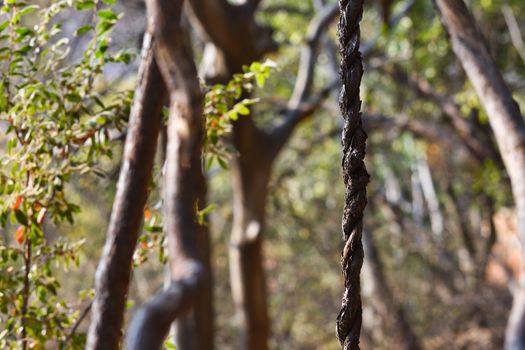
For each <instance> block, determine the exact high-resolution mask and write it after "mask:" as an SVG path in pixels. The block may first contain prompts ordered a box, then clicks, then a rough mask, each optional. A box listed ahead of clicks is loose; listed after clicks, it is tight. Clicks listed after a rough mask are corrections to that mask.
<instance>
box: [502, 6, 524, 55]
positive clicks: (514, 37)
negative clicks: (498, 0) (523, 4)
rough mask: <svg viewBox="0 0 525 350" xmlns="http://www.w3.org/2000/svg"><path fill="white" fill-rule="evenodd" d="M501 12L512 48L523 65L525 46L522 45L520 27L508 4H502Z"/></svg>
mask: <svg viewBox="0 0 525 350" xmlns="http://www.w3.org/2000/svg"><path fill="white" fill-rule="evenodd" d="M501 12H502V13H503V18H505V23H506V24H507V28H508V29H509V34H510V40H511V41H512V45H514V48H515V49H516V51H517V52H518V55H519V56H520V58H521V60H522V61H523V63H525V44H524V43H523V37H522V36H521V31H520V26H519V24H518V21H517V20H516V17H515V16H514V13H513V12H512V8H511V7H510V6H509V5H508V4H504V5H503V6H502V7H501Z"/></svg>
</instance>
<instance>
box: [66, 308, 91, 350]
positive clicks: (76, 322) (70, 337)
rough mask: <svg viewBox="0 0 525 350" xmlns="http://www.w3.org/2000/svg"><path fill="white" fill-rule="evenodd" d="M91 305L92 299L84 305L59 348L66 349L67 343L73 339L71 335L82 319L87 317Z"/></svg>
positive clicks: (73, 334)
mask: <svg viewBox="0 0 525 350" xmlns="http://www.w3.org/2000/svg"><path fill="white" fill-rule="evenodd" d="M92 306H93V300H91V301H90V302H89V303H88V304H87V305H86V307H84V309H83V310H82V312H81V313H80V317H79V318H78V319H77V320H76V321H75V323H74V324H73V327H71V331H69V334H68V335H67V337H66V339H65V340H64V343H63V344H62V346H61V348H62V349H66V348H67V344H68V343H69V342H70V341H71V340H72V339H73V337H74V336H75V333H76V332H77V329H78V327H79V326H80V324H81V323H82V321H84V319H85V318H86V317H87V315H88V314H89V312H90V311H91V307H92Z"/></svg>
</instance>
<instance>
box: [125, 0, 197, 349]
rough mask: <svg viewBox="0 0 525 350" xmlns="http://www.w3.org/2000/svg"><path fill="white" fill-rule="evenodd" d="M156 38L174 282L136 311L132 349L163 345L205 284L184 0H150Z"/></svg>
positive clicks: (194, 91) (194, 90)
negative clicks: (163, 91)
mask: <svg viewBox="0 0 525 350" xmlns="http://www.w3.org/2000/svg"><path fill="white" fill-rule="evenodd" d="M146 4H147V8H148V13H149V16H150V18H151V20H152V23H154V30H155V35H156V37H157V38H158V40H157V44H156V47H155V55H156V59H157V61H158V63H159V68H160V70H161V72H162V77H163V78H164V81H165V82H166V85H167V87H168V90H169V95H170V122H169V125H168V145H167V159H166V175H165V186H164V188H165V190H164V191H165V194H164V200H165V203H164V210H165V216H164V221H165V229H166V235H167V239H168V258H169V270H170V277H171V283H170V284H169V286H168V288H167V289H165V290H164V291H161V292H160V293H158V294H157V295H156V296H155V297H154V298H153V299H152V300H151V301H149V302H147V303H146V304H145V305H143V306H142V307H141V309H140V310H139V311H138V312H137V313H136V314H135V316H134V318H133V320H132V323H131V326H130V331H129V334H128V338H127V344H128V349H131V350H139V349H159V348H160V347H161V345H162V343H163V340H164V338H165V337H166V335H167V333H168V330H169V327H170V325H171V323H172V322H173V321H174V320H175V319H176V318H177V317H179V316H181V315H182V314H183V313H184V312H186V311H188V310H190V309H191V307H192V305H193V302H194V300H195V298H196V295H197V292H198V290H199V288H200V287H201V284H202V278H203V274H204V268H203V265H202V263H201V262H200V261H199V258H198V255H197V251H196V249H197V247H196V233H197V232H198V230H199V225H198V223H197V218H196V210H197V208H198V205H200V204H201V203H198V199H199V198H200V194H201V193H203V190H204V188H205V181H204V176H203V174H202V169H201V140H202V135H203V123H202V101H203V95H202V92H201V90H200V86H199V81H198V78H197V70H196V68H195V64H194V61H193V56H192V53H191V49H190V47H189V43H187V42H186V41H185V40H184V37H185V36H184V32H183V29H182V27H181V23H180V19H181V15H182V4H183V1H166V0H147V2H146Z"/></svg>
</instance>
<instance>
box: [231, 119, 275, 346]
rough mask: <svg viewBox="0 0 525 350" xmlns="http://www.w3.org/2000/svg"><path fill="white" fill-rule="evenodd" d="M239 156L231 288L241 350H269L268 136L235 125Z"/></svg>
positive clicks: (234, 167) (235, 178)
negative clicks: (266, 268) (265, 241)
mask: <svg viewBox="0 0 525 350" xmlns="http://www.w3.org/2000/svg"><path fill="white" fill-rule="evenodd" d="M235 129H236V132H235V134H234V144H235V146H236V149H237V150H239V156H238V157H236V158H235V159H234V160H233V161H232V167H231V172H232V183H233V197H234V198H233V202H234V218H233V230H232V236H231V241H230V252H229V255H230V282H231V288H232V296H233V300H234V304H235V309H236V314H237V315H236V316H237V321H238V322H239V323H240V324H241V325H242V326H243V331H242V334H241V338H240V345H239V346H240V347H239V348H240V349H246V350H265V349H268V343H267V342H268V337H269V333H270V321H269V317H268V307H267V302H266V299H267V298H266V280H265V274H264V268H263V237H262V232H263V229H264V226H265V220H266V209H265V206H266V199H267V191H268V181H269V175H270V167H271V163H272V161H273V159H271V158H269V155H268V152H267V150H268V148H267V147H265V145H267V144H268V143H267V142H268V141H266V142H265V140H264V139H265V136H264V134H262V133H261V132H260V131H259V130H257V129H255V128H254V125H253V124H252V121H251V120H249V119H244V120H239V121H238V123H237V124H236V125H235Z"/></svg>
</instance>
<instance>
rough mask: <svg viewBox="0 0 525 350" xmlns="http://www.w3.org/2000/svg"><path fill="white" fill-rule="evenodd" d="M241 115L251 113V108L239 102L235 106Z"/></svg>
mask: <svg viewBox="0 0 525 350" xmlns="http://www.w3.org/2000/svg"><path fill="white" fill-rule="evenodd" d="M235 109H236V110H237V112H238V113H239V114H240V115H249V114H250V109H249V108H248V107H246V106H245V105H243V104H238V105H237V107H236V108H235Z"/></svg>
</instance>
